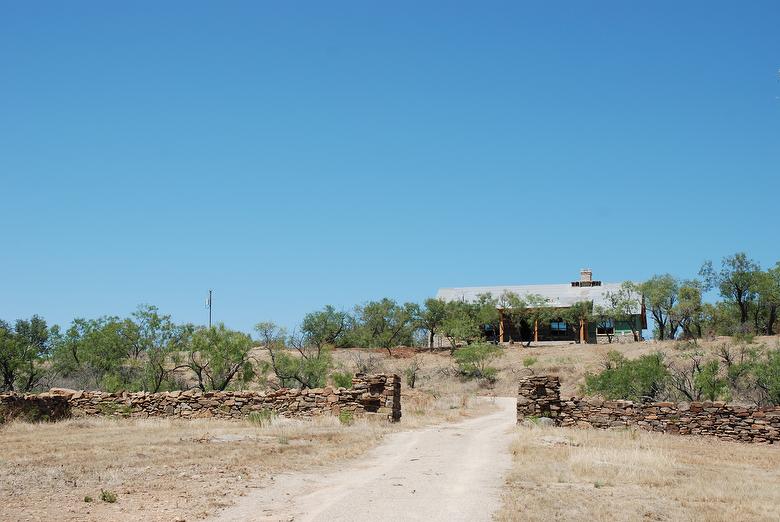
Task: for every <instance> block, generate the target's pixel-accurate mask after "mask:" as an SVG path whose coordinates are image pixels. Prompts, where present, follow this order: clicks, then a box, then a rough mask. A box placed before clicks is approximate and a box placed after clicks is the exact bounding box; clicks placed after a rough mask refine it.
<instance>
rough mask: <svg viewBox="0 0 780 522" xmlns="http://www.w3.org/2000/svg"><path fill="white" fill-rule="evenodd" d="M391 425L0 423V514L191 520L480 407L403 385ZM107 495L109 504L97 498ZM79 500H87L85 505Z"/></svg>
mask: <svg viewBox="0 0 780 522" xmlns="http://www.w3.org/2000/svg"><path fill="white" fill-rule="evenodd" d="M402 401H403V402H402V404H403V407H404V411H403V418H402V421H401V423H399V424H394V425H390V424H388V423H385V422H382V421H371V422H368V421H365V420H360V419H358V420H356V421H355V422H354V423H353V424H351V425H349V426H345V425H342V424H341V423H340V422H339V420H338V419H337V418H335V417H322V418H316V419H313V420H308V421H299V420H288V419H275V420H274V421H272V422H271V423H270V425H268V426H259V425H257V424H253V423H250V422H246V421H230V420H213V419H199V420H181V419H119V420H114V419H102V418H90V419H73V420H67V421H63V422H58V423H55V424H26V423H21V422H15V423H11V424H9V425H6V426H2V427H0V440H1V441H2V453H1V454H0V520H139V519H143V520H166V521H171V520H176V519H185V520H193V519H198V518H204V517H206V516H207V515H208V514H210V513H213V512H214V511H215V510H216V509H217V508H220V507H223V506H226V505H230V504H231V503H232V502H233V500H234V499H235V498H236V497H237V496H240V495H243V494H244V493H245V492H246V491H247V490H248V488H257V487H261V486H262V485H263V484H265V483H267V481H268V480H272V478H273V475H274V474H275V473H278V472H281V471H294V470H312V469H316V468H318V467H320V468H323V469H325V468H328V467H333V466H337V467H338V466H349V462H348V461H349V459H352V458H355V457H357V456H359V455H360V454H361V453H363V452H364V451H365V450H367V449H369V448H371V447H372V446H374V445H375V444H377V443H378V442H380V441H381V439H382V437H383V436H384V435H386V434H387V433H391V432H393V431H397V430H400V429H410V428H415V427H421V426H425V425H427V424H431V423H434V422H442V421H445V422H446V421H453V420H458V419H460V418H462V417H464V416H469V415H474V414H478V413H479V412H480V411H483V410H485V409H487V408H490V405H489V404H487V403H486V402H480V401H472V400H470V399H469V395H468V394H465V393H463V390H461V389H460V388H459V387H458V386H457V385H451V386H446V385H445V386H442V387H440V388H438V389H436V390H419V391H418V390H406V391H405V393H404V397H403V399H402ZM101 489H104V490H108V491H112V492H115V493H116V494H117V496H118V501H117V502H116V503H115V504H110V503H105V502H102V501H101V500H100V493H101ZM86 496H89V497H92V499H93V502H85V501H84V498H85V497H86Z"/></svg>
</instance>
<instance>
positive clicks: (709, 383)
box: [694, 361, 729, 401]
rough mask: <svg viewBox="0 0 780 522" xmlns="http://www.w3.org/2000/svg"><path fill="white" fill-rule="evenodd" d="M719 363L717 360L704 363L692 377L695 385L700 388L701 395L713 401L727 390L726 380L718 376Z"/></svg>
mask: <svg viewBox="0 0 780 522" xmlns="http://www.w3.org/2000/svg"><path fill="white" fill-rule="evenodd" d="M719 373H720V364H718V361H709V362H707V363H705V364H704V365H703V366H702V368H701V370H699V372H698V373H697V374H696V376H695V377H694V382H695V384H696V387H698V388H699V389H700V390H701V393H702V395H704V397H706V398H707V399H709V400H711V401H714V400H716V399H718V398H719V397H720V396H722V395H724V394H725V393H727V392H728V388H729V386H728V382H727V381H726V379H723V378H721V377H719V375H718V374H719Z"/></svg>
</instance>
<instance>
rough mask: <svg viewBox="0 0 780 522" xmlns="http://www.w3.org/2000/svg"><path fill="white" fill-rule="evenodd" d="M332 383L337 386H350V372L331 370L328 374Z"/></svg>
mask: <svg viewBox="0 0 780 522" xmlns="http://www.w3.org/2000/svg"><path fill="white" fill-rule="evenodd" d="M330 378H331V379H333V384H335V385H336V386H337V387H339V388H352V374H351V373H350V372H333V373H331V374H330Z"/></svg>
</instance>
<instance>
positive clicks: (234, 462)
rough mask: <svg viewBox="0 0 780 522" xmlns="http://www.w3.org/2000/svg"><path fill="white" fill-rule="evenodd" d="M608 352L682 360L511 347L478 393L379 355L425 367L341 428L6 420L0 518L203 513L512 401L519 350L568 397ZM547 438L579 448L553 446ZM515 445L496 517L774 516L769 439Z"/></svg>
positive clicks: (623, 435)
mask: <svg viewBox="0 0 780 522" xmlns="http://www.w3.org/2000/svg"><path fill="white" fill-rule="evenodd" d="M721 342H726V341H723V340H720V341H718V342H713V343H703V344H702V345H701V348H702V349H703V350H714V349H715V347H716V346H717V345H718V344H719V343H721ZM766 342H768V343H769V344H770V345H772V346H773V345H774V344H773V343H775V342H776V340H767V341H766ZM612 349H616V350H619V351H621V352H622V353H623V354H624V355H626V356H627V357H629V358H634V357H638V356H640V355H643V354H645V353H650V352H652V351H655V350H661V351H663V352H665V353H667V354H668V356H669V357H678V356H679V355H680V354H679V350H677V348H676V347H675V345H674V343H668V342H667V343H652V342H649V343H637V344H628V345H609V346H594V345H584V346H581V345H558V346H538V347H531V348H525V347H520V346H514V347H510V348H508V349H507V350H506V351H505V355H504V357H502V358H500V359H498V360H496V361H495V363H494V365H495V366H496V367H498V369H499V374H498V382H497V383H496V384H495V386H493V387H486V386H485V385H484V384H480V383H477V382H473V381H466V382H464V381H461V380H460V379H459V378H458V377H457V376H456V372H455V368H454V364H453V362H452V359H451V358H450V357H449V355H448V354H447V352H436V353H429V352H424V353H418V354H416V355H415V354H414V352H412V351H411V350H398V351H397V353H396V356H394V357H392V358H390V357H387V355H386V354H385V353H382V352H378V351H376V352H373V356H374V358H375V361H374V363H375V364H376V367H375V368H373V369H372V371H385V372H395V373H398V374H400V375H402V376H403V371H404V369H405V368H407V367H408V366H409V364H410V359H409V358H410V357H412V356H416V357H417V358H418V360H419V362H420V363H421V366H422V370H421V372H420V374H419V377H418V381H417V387H416V388H415V389H414V390H411V389H409V388H408V387H407V386H406V385H404V386H403V387H402V389H403V397H402V407H403V418H402V421H401V423H400V424H398V425H388V424H386V423H382V422H378V423H374V422H372V423H366V422H365V421H360V420H358V421H357V422H355V423H354V424H353V425H351V426H344V425H341V424H340V423H339V422H338V420H337V419H335V418H330V417H328V418H320V419H315V420H313V421H309V422H307V421H290V420H282V419H277V420H275V421H274V422H272V423H271V425H270V426H264V427H263V426H258V425H255V424H251V423H249V422H241V421H227V420H206V419H202V420H191V421H186V420H175V419H170V420H111V419H81V420H69V421H65V422H60V423H57V424H37V425H31V424H22V423H13V424H11V425H7V426H4V427H0V443H1V444H2V453H0V520H55V519H56V520H138V519H143V520H167V521H171V520H176V519H186V520H194V519H199V518H203V517H205V516H207V515H208V514H210V513H213V512H214V511H215V510H216V509H218V508H220V507H223V506H225V505H229V504H231V503H232V502H233V501H234V499H235V498H236V497H237V496H240V495H242V494H244V493H245V492H246V491H248V490H249V489H251V488H257V487H262V486H263V485H264V484H267V482H268V481H269V480H272V479H273V476H274V474H276V473H279V472H282V471H294V470H312V469H317V468H318V467H319V468H323V469H325V468H330V469H332V468H333V467H334V466H336V467H339V466H342V467H347V466H349V465H350V462H349V459H352V458H355V457H357V456H359V455H360V454H361V453H363V452H364V451H365V450H367V449H369V448H370V447H372V446H374V445H375V444H377V443H378V442H379V441H381V439H382V437H383V436H384V435H385V434H387V433H390V432H393V431H396V430H400V429H413V428H417V427H422V426H425V425H429V424H432V423H437V422H448V421H456V420H459V419H461V418H462V417H464V416H469V415H476V414H479V413H481V412H483V411H485V410H487V409H489V408H491V406H490V404H489V402H488V401H475V400H473V398H474V397H475V396H476V395H488V396H489V395H497V396H502V395H503V396H515V393H516V387H517V381H518V379H519V378H520V376H522V375H526V374H528V373H529V371H530V370H528V369H527V368H525V367H524V363H523V361H524V359H526V358H528V357H534V358H536V362H534V364H533V365H532V366H531V370H532V371H534V372H536V373H537V374H542V373H551V374H557V375H560V376H561V378H562V393H563V394H564V395H572V394H577V393H578V392H579V386H580V385H581V384H582V383H583V382H584V375H585V373H586V372H588V371H594V370H597V369H598V368H599V366H600V365H601V362H602V360H603V357H604V355H605V354H606V353H607V352H608V351H609V350H612ZM369 353H370V352H368V351H365V350H338V351H336V352H335V353H334V357H335V359H336V361H337V363H338V364H339V365H340V366H341V367H342V368H343V369H345V370H351V371H354V370H355V369H356V363H357V362H359V361H357V359H359V358H362V359H365V358H366V357H367V356H368V354H369ZM363 362H365V361H363ZM545 437H546V438H547V439H545ZM550 437H552V439H551V438H550ZM556 437H557V438H561V437H564V438H565V440H568V441H572V442H574V443H576V444H579V445H577V446H573V445H569V444H564V445H556V444H555V438H556ZM514 452H515V456H516V469H515V472H514V473H513V474H512V476H511V477H510V479H509V482H508V489H507V494H506V498H505V508H504V510H503V511H502V512H501V515H500V518H501V519H502V520H542V519H544V520H568V519H575V518H579V519H589V520H590V519H596V520H600V519H603V520H613V519H614V520H636V519H642V518H649V519H654V520H686V519H692V520H693V519H696V520H726V519H731V520H769V519H773V520H777V519H778V518H780V517H778V516H777V515H776V513H777V512H778V511H777V507H776V506H777V505H778V503H780V493H778V492H777V491H780V486H778V485H780V474H779V473H778V471H777V470H778V468H779V467H780V450H778V449H777V448H773V447H763V446H755V445H738V444H728V443H724V442H718V441H715V440H699V439H696V438H693V437H673V436H662V435H654V434H649V433H644V432H642V433H638V434H635V433H633V432H604V431H580V430H571V431H568V430H561V429H550V430H543V429H521V433H520V436H519V438H518V441H517V443H516V444H515V446H514ZM101 489H105V490H110V491H113V492H116V493H117V495H118V501H117V502H116V503H115V504H109V503H105V502H102V501H101V500H100V490H101ZM776 490H777V491H776ZM85 496H90V497H92V498H93V499H94V502H90V503H86V502H84V497H85Z"/></svg>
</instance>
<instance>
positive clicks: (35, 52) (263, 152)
mask: <svg viewBox="0 0 780 522" xmlns="http://www.w3.org/2000/svg"><path fill="white" fill-rule="evenodd" d="M421 4H425V5H424V6H423V5H421ZM779 20H780V3H778V2H776V1H766V2H712V1H706V2H677V1H666V2H641V3H639V2H624V1H617V2H598V3H595V2H579V1H576V2H575V1H572V2H527V3H521V2H515V1H512V2H469V3H464V2H453V1H446V2H424V3H423V2H390V3H377V2H364V1H360V2H319V1H318V2H274V3H271V2H254V1H252V2H228V3H225V2H194V1H192V0H189V1H186V2H129V3H128V2H124V3H117V2H102V1H100V2H4V3H3V5H2V8H0V177H1V178H2V179H0V198H1V201H2V205H1V206H0V222H1V223H2V229H3V239H2V248H0V281H2V291H0V318H4V319H7V320H13V319H16V318H18V317H26V316H29V315H31V314H33V313H38V314H41V315H43V316H44V317H45V318H47V320H49V321H50V322H55V323H60V324H64V323H67V322H69V321H70V320H71V319H72V318H73V317H76V316H85V317H96V316H99V315H102V314H117V315H125V314H128V313H130V312H131V311H132V310H133V309H134V308H135V306H136V305H137V304H139V303H152V304H156V305H157V306H159V307H160V308H161V309H162V310H163V311H165V312H168V313H171V314H173V316H174V318H175V319H177V320H179V321H192V322H196V323H204V322H205V321H206V313H205V310H204V305H203V302H204V298H205V295H206V292H207V290H208V289H209V288H213V289H214V292H215V297H214V305H215V311H214V314H215V319H216V320H221V321H224V322H225V323H226V324H227V325H229V326H232V327H235V328H241V329H245V330H249V329H251V327H252V325H254V324H255V323H256V322H258V321H260V320H276V321H277V322H280V323H282V324H285V325H287V326H291V327H292V326H294V325H295V324H297V323H298V322H299V321H300V319H301V317H302V316H303V314H304V313H306V312H307V311H311V310H313V309H316V308H319V307H321V306H323V305H325V304H328V303H331V304H333V305H335V306H337V307H344V308H348V307H351V306H352V305H353V304H355V303H359V302H363V301H366V300H369V299H372V298H379V297H382V296H390V297H393V298H395V299H398V300H402V301H403V300H415V301H419V300H422V299H424V298H425V297H428V296H431V295H433V294H434V293H435V292H436V289H437V288H438V287H441V286H466V285H489V284H523V283H550V282H566V281H569V280H571V279H572V278H574V277H576V276H577V274H578V270H579V269H580V268H581V267H583V266H589V267H592V268H593V270H594V275H595V277H597V278H600V279H603V280H607V281H621V280H624V279H634V280H641V279H643V278H646V277H648V276H650V275H652V274H653V273H657V272H671V273H673V274H676V275H679V276H681V277H690V276H693V275H695V274H696V272H697V271H698V268H699V266H700V265H701V263H702V261H703V260H705V259H707V258H712V259H714V260H716V261H717V260H719V259H720V258H721V257H722V256H724V255H727V254H731V253H733V252H735V251H739V250H744V251H747V252H748V253H749V254H750V255H751V256H752V257H754V258H755V259H756V260H758V261H760V262H761V263H762V264H763V265H764V266H767V265H769V264H774V262H775V261H777V260H778V259H780V249H779V248H778V246H779V245H780V241H778V240H780V237H778V236H779V232H778V226H777V225H778V222H780V219H778V207H779V206H780V177H779V176H780V161H778V160H779V159H780V158H778V156H779V155H780V83H778V78H779V76H778V69H780V25H779V24H778V21H779Z"/></svg>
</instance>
